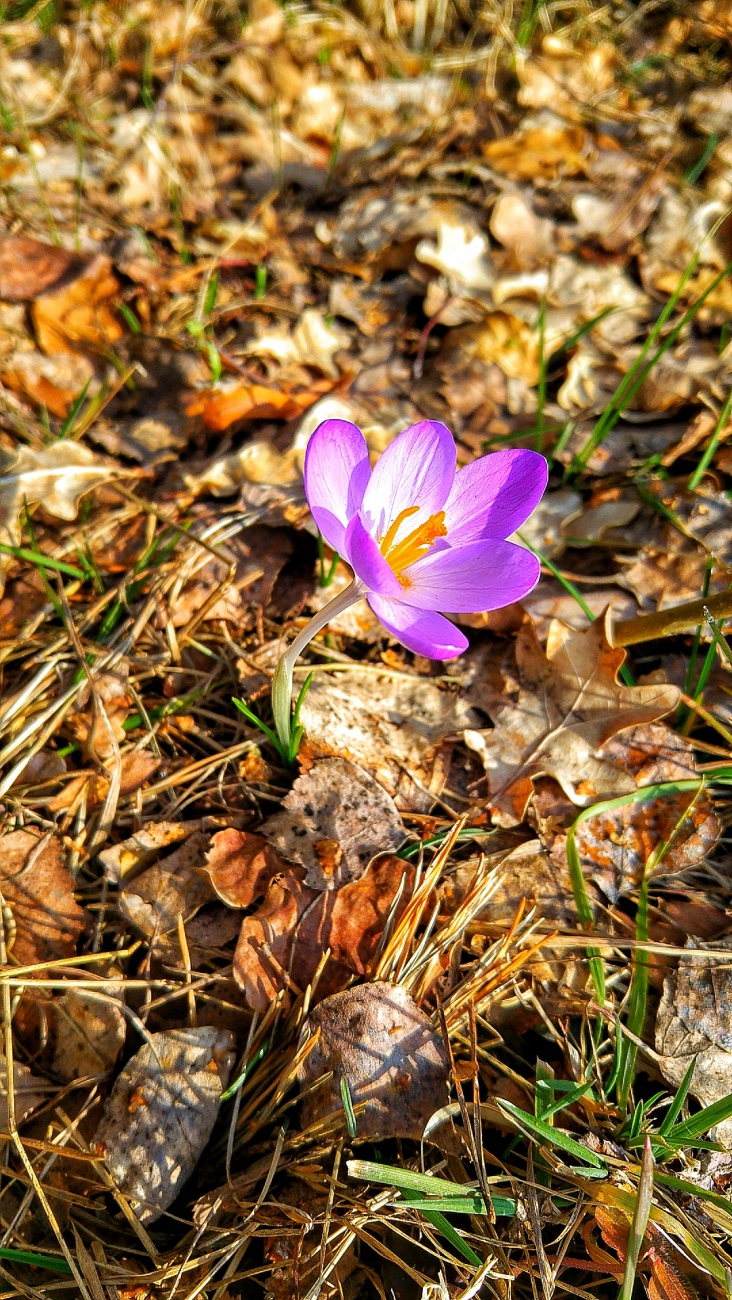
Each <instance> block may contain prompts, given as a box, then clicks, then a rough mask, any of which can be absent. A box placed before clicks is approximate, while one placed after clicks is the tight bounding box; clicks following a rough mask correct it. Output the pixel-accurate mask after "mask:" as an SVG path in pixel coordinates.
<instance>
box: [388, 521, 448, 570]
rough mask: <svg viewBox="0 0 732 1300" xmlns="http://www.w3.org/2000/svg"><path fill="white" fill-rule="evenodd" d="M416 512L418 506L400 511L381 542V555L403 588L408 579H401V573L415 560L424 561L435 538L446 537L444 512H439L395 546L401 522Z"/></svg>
mask: <svg viewBox="0 0 732 1300" xmlns="http://www.w3.org/2000/svg"><path fill="white" fill-rule="evenodd" d="M418 510H419V506H408V507H407V509H406V510H402V512H401V514H399V515H397V517H396V519H395V520H394V522H393V524H392V525H391V526H390V528H389V529H388V531H387V532H386V533H385V534H384V537H383V539H382V541H381V554H382V555H383V557H384V559H385V560H386V562H387V564H388V565H389V566H390V568H392V569H393V570H394V573H395V574H396V576H397V578H398V579H399V581H400V583H401V584H402V586H403V587H408V586H409V579H408V578H404V577H402V571H403V570H404V569H407V568H408V567H409V565H410V564H414V563H415V562H416V561H417V560H422V559H424V557H425V555H427V553H428V551H429V549H430V547H431V545H432V543H433V542H434V540H435V538H437V537H447V529H446V527H445V511H444V510H439V511H438V512H437V514H436V515H430V517H429V519H426V520H425V522H424V523H423V524H420V525H419V527H418V528H415V529H414V530H413V532H411V533H407V536H406V537H405V538H403V540H402V541H401V542H397V543H396V545H395V544H394V539H395V537H396V535H397V533H398V532H399V529H400V527H401V525H402V523H403V521H404V520H405V519H408V518H409V516H410V515H416V514H417V511H418Z"/></svg>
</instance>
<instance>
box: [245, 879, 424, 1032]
mask: <svg viewBox="0 0 732 1300" xmlns="http://www.w3.org/2000/svg"><path fill="white" fill-rule="evenodd" d="M303 874H304V873H303V870H302V868H300V869H298V870H293V871H291V872H288V873H286V874H283V875H280V876H277V877H275V878H273V879H272V880H271V881H270V884H269V888H268V890H267V895H266V897H265V899H264V902H263V903H262V905H261V907H259V908H258V909H257V911H256V912H254V913H253V915H252V916H250V917H245V919H244V921H243V922H242V927H241V933H240V935H239V942H238V945H237V949H236V954H235V956H234V978H235V979H236V982H237V984H239V986H240V988H242V989H243V990H244V992H245V994H246V997H247V1001H248V1003H249V1005H250V1006H251V1007H252V1009H253V1010H255V1011H260V1012H263V1011H266V1009H267V1007H268V1006H269V1004H270V1002H271V1001H272V998H273V997H275V996H276V995H277V993H278V992H279V991H280V990H281V989H283V988H285V987H289V986H290V983H291V982H294V983H295V984H296V985H297V987H298V988H302V989H304V988H305V987H306V986H307V985H308V984H309V982H310V980H311V979H312V978H313V976H314V974H315V972H316V970H317V968H318V965H319V963H320V961H321V958H322V956H323V953H324V952H325V951H326V950H327V949H330V952H331V959H330V960H329V962H328V963H327V965H326V967H325V970H324V972H323V974H322V976H321V978H320V983H319V984H318V989H317V997H318V998H322V997H324V996H325V995H327V994H328V993H331V992H334V991H335V990H337V989H339V988H342V987H343V985H345V984H347V982H348V980H349V979H350V978H351V977H352V976H353V975H365V974H366V973H367V971H368V969H369V966H370V963H371V961H372V959H373V957H374V955H375V953H376V950H377V948H378V946H379V944H380V942H381V940H382V938H383V934H384V927H385V925H386V922H387V919H388V918H389V916H390V915H391V916H392V924H393V925H395V924H396V923H397V922H398V920H399V917H400V916H401V914H402V912H403V910H404V908H405V907H406V905H407V902H408V901H409V898H410V897H411V892H412V886H413V882H414V867H413V866H412V865H411V864H410V863H407V862H404V861H402V859H401V858H397V857H394V856H392V855H391V854H384V855H382V856H381V857H378V858H376V859H374V861H373V862H371V863H370V864H369V866H368V867H367V868H366V871H365V872H364V873H363V875H362V876H361V877H360V879H358V880H352V881H351V882H350V883H349V884H347V885H343V886H342V887H341V888H340V889H337V890H316V889H309V888H308V887H307V886H306V885H305V884H304V883H303Z"/></svg>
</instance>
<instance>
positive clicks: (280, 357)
mask: <svg viewBox="0 0 732 1300" xmlns="http://www.w3.org/2000/svg"><path fill="white" fill-rule="evenodd" d="M347 343H348V339H347V338H343V337H341V335H340V334H338V333H337V332H336V330H334V329H333V326H332V325H328V324H327V323H326V320H325V318H324V316H323V314H322V312H319V311H318V310H317V309H316V308H315V307H308V308H307V310H306V311H304V312H303V313H302V315H301V317H300V319H299V320H298V322H297V324H296V325H295V328H294V329H293V330H292V333H290V331H289V330H287V329H284V330H277V331H268V332H265V333H263V334H261V335H260V337H259V338H258V339H256V340H255V341H254V342H252V343H249V344H247V347H246V352H247V354H248V355H251V356H255V357H267V356H269V357H274V358H276V360H277V361H279V362H281V363H285V362H288V361H296V362H299V363H300V364H301V365H307V366H314V367H315V368H316V369H317V370H321V371H322V372H323V374H324V375H328V376H329V377H330V378H331V379H337V378H338V376H339V374H340V371H339V370H338V367H337V365H336V364H335V362H334V360H333V357H334V354H335V353H336V352H338V351H340V349H341V348H343V347H344V346H345V345H347Z"/></svg>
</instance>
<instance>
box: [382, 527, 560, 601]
mask: <svg viewBox="0 0 732 1300" xmlns="http://www.w3.org/2000/svg"><path fill="white" fill-rule="evenodd" d="M539 573H540V566H539V561H538V560H537V558H536V556H535V555H532V554H531V553H530V551H525V550H524V548H523V547H522V546H514V544H513V542H501V541H494V539H493V538H485V539H484V540H482V541H480V542H468V544H467V546H455V547H453V546H450V547H448V549H447V550H444V551H432V552H431V553H430V554H429V555H426V556H425V557H424V559H423V560H418V561H417V563H416V564H412V565H410V566H409V568H408V569H405V570H404V572H403V574H402V575H401V577H402V582H403V583H405V585H404V587H403V589H402V599H403V600H405V601H408V602H409V604H410V605H414V606H416V608H417V609H446V610H448V611H449V612H450V613H455V614H468V613H470V614H478V613H482V612H483V611H484V610H488V609H500V608H501V606H502V605H512V604H513V602H514V601H515V600H521V597H522V596H525V595H526V593H527V592H529V591H531V589H532V587H535V586H536V583H537V582H538V580H539ZM407 584H408V585H407Z"/></svg>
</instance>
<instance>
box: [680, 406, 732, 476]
mask: <svg viewBox="0 0 732 1300" xmlns="http://www.w3.org/2000/svg"><path fill="white" fill-rule="evenodd" d="M730 411H732V389H730V392H729V394H728V396H727V401H726V402H725V404H724V406H723V407H722V410H721V413H720V416H719V419H718V420H717V423H716V425H715V428H714V432H713V434H712V436H711V438H710V439H709V446H708V447H707V449H706V451H705V452H704V454H703V456H702V458H701V460H700V461H699V464H698V465H697V467H696V469H695V470H694V473H693V474H692V476H691V478H690V479H689V482H688V485H687V486H688V488H689V491H690V492H694V491H695V490H696V489H697V488H698V486H699V484H700V483H701V481H702V479H703V478H704V475H705V474H706V472H707V469H708V468H709V464H710V462H711V459H712V456H713V455H714V453H715V451H716V450H717V445H718V443H719V438H720V434H721V432H722V430H723V428H724V426H725V425H726V423H727V421H728V420H729V416H730Z"/></svg>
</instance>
